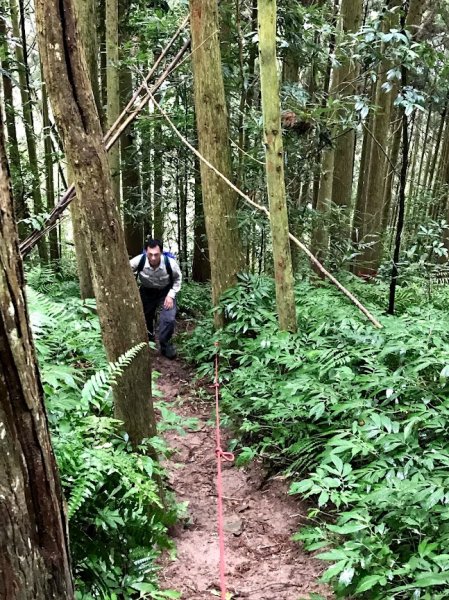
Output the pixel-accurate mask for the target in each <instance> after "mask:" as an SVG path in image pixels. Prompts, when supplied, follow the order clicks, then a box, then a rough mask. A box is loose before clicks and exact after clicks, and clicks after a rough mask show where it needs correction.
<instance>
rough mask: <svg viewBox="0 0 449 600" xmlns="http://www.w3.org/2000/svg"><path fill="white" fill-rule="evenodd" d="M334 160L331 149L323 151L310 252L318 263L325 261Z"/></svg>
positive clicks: (333, 152) (333, 153)
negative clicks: (327, 218) (327, 219)
mask: <svg viewBox="0 0 449 600" xmlns="http://www.w3.org/2000/svg"><path fill="white" fill-rule="evenodd" d="M334 160H335V151H334V149H333V148H326V149H325V150H323V152H322V159H321V179H320V189H319V192H318V199H317V205H316V221H315V223H314V225H313V231H312V251H313V253H314V254H315V256H316V257H317V258H318V260H319V261H320V262H323V261H324V260H325V259H326V257H327V251H328V247H329V231H328V223H327V222H325V219H326V216H327V215H328V214H329V211H330V208H331V198H332V184H333V173H334ZM315 270H316V272H317V274H318V275H321V272H320V271H319V270H318V269H315Z"/></svg>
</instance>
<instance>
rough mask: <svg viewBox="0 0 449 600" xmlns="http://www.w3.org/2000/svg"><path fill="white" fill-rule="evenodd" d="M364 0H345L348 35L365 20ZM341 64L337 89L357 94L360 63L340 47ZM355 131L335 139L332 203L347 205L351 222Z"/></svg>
mask: <svg viewBox="0 0 449 600" xmlns="http://www.w3.org/2000/svg"><path fill="white" fill-rule="evenodd" d="M362 10H363V1H362V0H342V3H341V9H340V19H341V27H342V30H343V32H344V33H345V34H348V33H356V32H357V31H358V30H359V29H360V25H361V21H362ZM337 58H338V60H339V62H340V63H341V67H340V68H339V69H338V74H337V75H336V76H337V77H338V82H337V84H336V91H337V93H338V94H339V96H340V97H341V98H345V97H346V96H353V95H354V94H355V93H356V78H357V74H358V71H359V67H358V65H357V64H356V63H355V62H354V61H353V60H352V59H351V58H350V57H348V56H347V55H346V54H344V53H343V52H341V51H338V50H337ZM354 149H355V130H354V129H353V128H351V129H349V130H348V131H346V132H345V133H344V134H343V135H340V136H339V137H338V138H337V140H336V142H335V161H334V173H333V186H332V202H333V204H335V205H336V206H339V207H342V208H344V210H345V212H346V214H347V220H348V221H349V208H350V206H351V199H352V181H353V176H354Z"/></svg>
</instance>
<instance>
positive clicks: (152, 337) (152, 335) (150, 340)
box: [147, 331, 155, 343]
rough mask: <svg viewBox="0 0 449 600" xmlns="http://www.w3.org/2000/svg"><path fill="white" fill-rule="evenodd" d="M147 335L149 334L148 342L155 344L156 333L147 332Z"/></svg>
mask: <svg viewBox="0 0 449 600" xmlns="http://www.w3.org/2000/svg"><path fill="white" fill-rule="evenodd" d="M147 334H148V341H149V342H153V343H154V341H155V337H154V333H153V332H152V331H147Z"/></svg>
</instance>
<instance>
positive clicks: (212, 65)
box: [190, 0, 243, 327]
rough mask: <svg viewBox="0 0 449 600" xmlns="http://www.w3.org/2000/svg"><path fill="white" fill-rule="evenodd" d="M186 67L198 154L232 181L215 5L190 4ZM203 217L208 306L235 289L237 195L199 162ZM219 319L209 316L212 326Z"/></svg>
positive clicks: (194, 0) (208, 1)
mask: <svg viewBox="0 0 449 600" xmlns="http://www.w3.org/2000/svg"><path fill="white" fill-rule="evenodd" d="M190 15H191V19H190V25H191V32H192V67H193V83H194V97H195V112H196V121H197V130H198V142H199V150H200V152H201V154H202V155H203V156H204V157H205V158H206V159H207V160H208V161H209V162H210V163H212V164H213V165H214V166H215V168H217V169H218V170H219V171H220V172H221V173H223V175H225V176H226V177H228V178H229V179H232V169H231V152H230V147H229V129H228V114H227V109H226V101H225V94H224V85H223V74H222V71H221V54H220V44H219V39H218V35H217V31H218V15H217V3H216V0H190ZM201 183H202V194H203V206H204V215H205V221H206V230H207V238H208V243H209V257H210V265H211V279H212V301H213V304H214V306H217V305H218V301H219V298H220V296H221V294H222V293H223V292H224V291H225V290H226V289H228V288H229V287H231V286H232V285H234V284H235V282H236V274H237V272H238V271H239V269H240V268H241V265H242V262H243V261H242V258H243V257H242V250H241V241H240V236H239V231H238V224H237V214H236V207H237V196H236V194H235V192H234V191H233V190H231V189H230V188H229V186H228V185H227V184H226V183H225V182H224V181H223V180H222V179H221V178H219V177H218V176H217V175H216V174H215V173H214V172H212V171H211V170H210V169H209V168H208V167H207V166H206V165H205V164H204V163H201ZM222 324H223V316H222V315H221V314H220V313H219V312H218V311H217V312H216V313H215V325H216V327H220V326H221V325H222Z"/></svg>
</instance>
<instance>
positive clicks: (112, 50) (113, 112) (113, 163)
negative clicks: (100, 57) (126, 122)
mask: <svg viewBox="0 0 449 600" xmlns="http://www.w3.org/2000/svg"><path fill="white" fill-rule="evenodd" d="M105 2H106V60H107V63H106V82H107V98H108V103H107V111H106V112H107V119H106V121H107V126H108V129H109V128H110V127H111V126H112V125H113V124H114V123H115V121H116V120H117V118H118V116H119V114H120V83H119V38H118V22H119V6H118V0H105ZM108 160H109V166H110V168H111V175H112V189H113V193H114V198H115V201H116V202H117V206H120V145H119V142H118V143H117V144H116V145H115V146H114V147H113V148H111V149H110V150H109V153H108Z"/></svg>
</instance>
